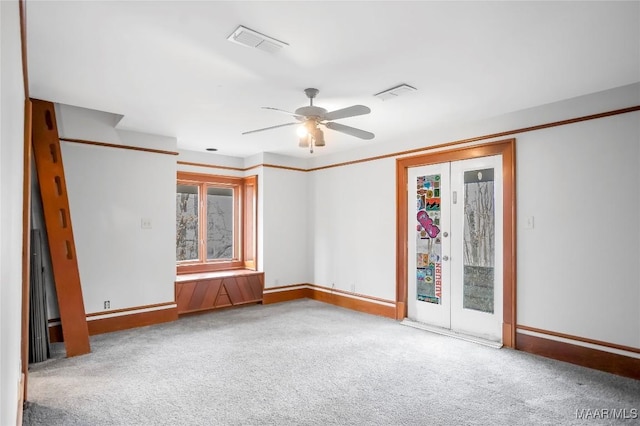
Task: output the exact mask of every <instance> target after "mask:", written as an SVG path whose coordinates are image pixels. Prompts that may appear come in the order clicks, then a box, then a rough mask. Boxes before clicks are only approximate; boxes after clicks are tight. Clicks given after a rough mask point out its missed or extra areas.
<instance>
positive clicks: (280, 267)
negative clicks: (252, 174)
mask: <svg viewBox="0 0 640 426" xmlns="http://www.w3.org/2000/svg"><path fill="white" fill-rule="evenodd" d="M308 175H309V174H308V173H305V172H299V171H293V170H284V169H276V168H272V167H264V168H262V173H261V175H260V176H259V181H258V191H259V195H260V201H261V202H259V204H258V216H259V222H260V223H261V227H260V229H259V231H262V232H261V235H260V234H259V236H258V241H259V244H260V246H261V247H260V250H259V253H258V256H259V258H258V259H259V264H260V269H261V270H263V271H264V273H265V287H276V286H282V285H290V284H301V283H308V282H310V279H311V276H310V274H309V273H308V270H309V267H308V262H309V255H308V250H307V249H308V243H307V239H308V236H309V235H310V234H311V233H312V232H313V226H312V225H311V224H310V222H309V217H308V215H309V207H308V205H307V202H306V201H307V195H308V191H309V185H308V178H309V176H308Z"/></svg>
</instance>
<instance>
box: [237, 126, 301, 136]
mask: <svg viewBox="0 0 640 426" xmlns="http://www.w3.org/2000/svg"><path fill="white" fill-rule="evenodd" d="M296 124H300V123H285V124H278V125H277V126H271V127H265V128H263V129H256V130H249V131H248V132H242V134H243V135H248V134H249V133H256V132H263V131H265V130H271V129H277V128H278V127H285V126H295V125H296Z"/></svg>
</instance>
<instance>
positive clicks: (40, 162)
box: [31, 99, 91, 357]
mask: <svg viewBox="0 0 640 426" xmlns="http://www.w3.org/2000/svg"><path fill="white" fill-rule="evenodd" d="M31 102H32V108H33V110H32V113H33V115H32V120H33V121H32V144H33V154H34V158H35V163H36V170H37V174H38V182H39V184H40V194H41V196H42V207H43V210H44V222H45V226H46V229H47V238H48V241H49V250H50V252H51V264H52V267H53V279H54V281H55V285H56V292H57V293H58V307H59V309H60V322H61V323H62V336H63V339H64V343H65V348H66V350H67V356H68V357H72V356H76V355H82V354H86V353H89V352H90V351H91V347H90V345H89V329H88V326H87V318H86V314H85V310H84V301H83V299H82V287H81V285H80V272H79V270H78V262H77V259H76V247H75V244H74V240H73V229H72V227H71V214H70V211H69V198H68V196H67V185H66V181H65V178H64V167H63V164H62V155H61V154H62V153H61V150H60V139H59V136H58V126H57V124H56V113H55V109H54V106H53V103H51V102H46V101H41V100H37V99H32V100H31Z"/></svg>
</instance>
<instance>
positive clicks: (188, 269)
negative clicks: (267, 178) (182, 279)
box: [176, 171, 257, 275]
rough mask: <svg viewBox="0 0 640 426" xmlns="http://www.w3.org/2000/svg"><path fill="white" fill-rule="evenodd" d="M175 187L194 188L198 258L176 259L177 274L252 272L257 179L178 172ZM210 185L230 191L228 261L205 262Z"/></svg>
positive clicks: (253, 265) (254, 259)
mask: <svg viewBox="0 0 640 426" xmlns="http://www.w3.org/2000/svg"><path fill="white" fill-rule="evenodd" d="M177 185H191V186H197V187H198V259H190V260H181V261H179V260H177V259H176V270H177V274H178V275H180V274H188V273H199V272H215V271H225V270H233V269H253V270H255V269H256V265H257V262H256V242H257V240H256V230H257V211H256V210H257V176H249V177H232V176H220V175H208V174H201V173H192V172H181V171H178V173H177V180H176V187H177ZM210 186H214V187H218V188H230V189H232V190H233V254H232V257H231V258H230V259H207V251H206V241H207V187H210ZM176 189H177V188H176ZM176 194H177V192H176Z"/></svg>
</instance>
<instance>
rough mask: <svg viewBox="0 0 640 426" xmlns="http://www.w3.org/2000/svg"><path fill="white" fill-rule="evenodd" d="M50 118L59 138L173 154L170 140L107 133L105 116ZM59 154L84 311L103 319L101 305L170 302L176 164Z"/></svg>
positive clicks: (132, 153)
mask: <svg viewBox="0 0 640 426" xmlns="http://www.w3.org/2000/svg"><path fill="white" fill-rule="evenodd" d="M56 112H57V117H56V118H57V121H58V123H59V129H61V130H60V136H61V137H68V138H77V139H88V140H93V141H98V142H109V143H116V144H120V145H127V146H141V147H145V148H149V147H154V148H156V149H161V150H173V151H175V139H173V138H167V137H162V136H154V135H145V134H136V133H135V132H126V131H120V130H118V131H116V130H115V129H113V128H112V127H111V128H110V126H112V125H113V123H114V122H113V121H110V120H109V119H108V114H107V113H100V112H97V111H91V110H84V111H83V109H82V108H76V107H68V106H64V105H59V106H58V108H57V111H56ZM85 113H86V114H85ZM63 131H64V133H63ZM109 137H111V139H110V140H108V141H105V140H103V139H101V138H109ZM154 141H155V143H154ZM61 146H62V160H63V163H64V168H65V178H66V181H67V191H68V195H69V208H70V210H71V220H72V225H73V233H74V240H75V244H76V250H77V258H78V268H79V270H80V281H81V284H82V293H83V298H84V304H85V311H86V312H87V313H95V312H101V311H104V310H105V308H104V301H107V300H108V301H110V308H109V310H113V309H123V308H134V307H138V306H145V305H152V304H157V303H166V302H173V301H174V281H175V244H174V241H175V184H176V181H175V179H176V156H174V155H166V154H158V153H150V152H144V151H136V150H129V149H120V148H112V147H101V146H93V145H85V144H78V143H72V142H61ZM143 218H144V219H150V220H151V229H143V228H142V226H141V222H142V219H143ZM50 316H51V312H50Z"/></svg>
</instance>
